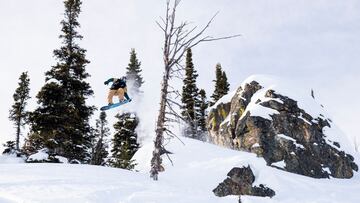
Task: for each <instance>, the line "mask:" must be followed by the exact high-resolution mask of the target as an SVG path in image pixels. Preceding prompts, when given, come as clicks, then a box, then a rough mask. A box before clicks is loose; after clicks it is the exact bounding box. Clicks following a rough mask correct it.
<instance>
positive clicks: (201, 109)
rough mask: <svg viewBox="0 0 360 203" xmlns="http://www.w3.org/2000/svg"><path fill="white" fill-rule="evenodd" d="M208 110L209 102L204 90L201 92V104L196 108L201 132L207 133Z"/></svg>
mask: <svg viewBox="0 0 360 203" xmlns="http://www.w3.org/2000/svg"><path fill="white" fill-rule="evenodd" d="M207 108H208V102H207V99H206V92H205V90H204V89H201V90H200V91H199V103H198V105H197V108H196V112H197V113H196V114H197V117H198V119H197V121H198V127H199V130H200V131H202V132H205V131H206V130H207V129H206V109H207Z"/></svg>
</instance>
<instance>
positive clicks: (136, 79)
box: [126, 49, 144, 95]
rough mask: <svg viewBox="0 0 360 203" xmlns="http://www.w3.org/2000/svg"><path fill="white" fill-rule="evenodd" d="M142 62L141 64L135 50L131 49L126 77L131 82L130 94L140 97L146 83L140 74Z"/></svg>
mask: <svg viewBox="0 0 360 203" xmlns="http://www.w3.org/2000/svg"><path fill="white" fill-rule="evenodd" d="M140 66H141V62H139V60H138V58H137V56H136V52H135V49H131V52H130V63H129V65H128V67H126V70H127V71H126V77H127V78H128V80H129V81H130V85H129V86H130V88H131V89H130V92H131V93H134V94H135V95H138V94H139V93H140V92H141V91H140V87H141V85H142V84H143V83H144V80H143V78H142V76H141V75H140V73H141V72H142V70H141V67H140Z"/></svg>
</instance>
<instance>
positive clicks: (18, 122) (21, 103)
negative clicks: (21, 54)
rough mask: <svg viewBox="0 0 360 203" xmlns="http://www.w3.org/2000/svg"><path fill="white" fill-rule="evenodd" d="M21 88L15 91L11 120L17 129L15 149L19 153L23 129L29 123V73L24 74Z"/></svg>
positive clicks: (21, 79) (22, 74)
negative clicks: (27, 109) (27, 106)
mask: <svg viewBox="0 0 360 203" xmlns="http://www.w3.org/2000/svg"><path fill="white" fill-rule="evenodd" d="M18 84H19V86H18V88H17V89H16V90H15V93H14V95H13V98H14V102H15V103H14V104H13V105H12V107H11V109H10V114H9V119H10V120H11V121H13V122H14V125H15V128H16V141H15V149H16V150H17V151H19V150H20V148H19V142H20V135H21V127H23V125H24V124H25V123H26V122H27V118H28V112H27V111H26V109H25V107H26V105H27V100H28V99H30V96H29V93H30V88H29V85H30V78H29V76H28V74H27V72H23V73H21V75H20V78H19V83H18Z"/></svg>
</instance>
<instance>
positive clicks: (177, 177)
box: [0, 138, 360, 203]
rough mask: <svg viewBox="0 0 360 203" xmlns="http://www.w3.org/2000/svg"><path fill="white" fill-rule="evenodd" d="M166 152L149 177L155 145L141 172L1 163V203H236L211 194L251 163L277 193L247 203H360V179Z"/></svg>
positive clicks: (229, 156)
mask: <svg viewBox="0 0 360 203" xmlns="http://www.w3.org/2000/svg"><path fill="white" fill-rule="evenodd" d="M182 140H183V141H184V143H185V145H183V144H181V143H180V142H179V141H176V140H173V141H172V142H171V143H170V144H169V145H168V146H167V148H168V149H169V150H171V151H172V152H174V155H172V156H171V158H172V160H173V162H174V166H171V163H170V162H169V161H165V164H166V165H165V172H163V173H161V174H160V176H159V178H160V179H159V181H157V182H154V181H152V180H151V179H150V178H149V174H148V171H149V165H150V164H149V163H150V157H151V151H152V143H149V144H147V145H145V146H143V147H142V148H141V149H140V150H139V152H138V153H137V154H136V155H135V156H136V157H135V159H136V160H137V162H138V163H139V165H138V166H137V169H138V170H140V172H130V171H125V170H121V169H114V168H106V167H98V166H89V165H69V164H8V163H4V164H0V201H1V202H104V203H105V202H106V203H107V202H121V203H139V202H142V203H150V202H157V203H168V202H173V203H194V202H204V203H205V202H206V203H212V202H213V203H218V202H220V203H235V202H237V199H238V198H237V197H235V196H232V197H225V198H219V197H216V196H215V195H214V194H213V193H212V190H213V189H214V188H215V187H216V186H217V184H218V183H220V182H221V181H222V180H223V179H224V178H225V177H226V174H227V172H229V170H230V169H231V168H232V167H234V166H238V167H239V166H243V165H245V166H247V165H248V164H250V166H251V167H252V169H253V171H254V174H255V176H256V180H255V183H254V184H256V185H258V184H266V186H269V187H271V188H272V189H274V190H275V192H276V195H275V196H274V197H273V198H271V199H270V198H260V197H248V196H244V197H242V200H243V202H245V203H246V202H248V203H249V202H251V203H257V202H259V203H260V202H261V203H264V202H284V203H285V202H286V203H288V202H299V203H300V202H301V203H304V202H319V203H320V202H324V203H329V202H334V203H335V202H349V203H350V202H354V203H355V202H359V201H360V195H359V194H358V191H359V190H360V176H359V174H358V173H355V176H354V177H353V178H352V179H350V180H339V179H313V178H309V177H305V176H301V175H296V174H291V173H288V172H284V171H280V170H277V169H274V168H271V167H268V166H266V163H265V161H264V160H263V159H260V158H257V157H256V156H255V155H254V154H251V153H246V152H239V151H234V150H229V149H224V148H221V147H218V146H215V145H211V144H207V143H203V142H200V141H195V140H191V139H187V138H182Z"/></svg>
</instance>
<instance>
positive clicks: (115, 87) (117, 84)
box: [104, 76, 131, 106]
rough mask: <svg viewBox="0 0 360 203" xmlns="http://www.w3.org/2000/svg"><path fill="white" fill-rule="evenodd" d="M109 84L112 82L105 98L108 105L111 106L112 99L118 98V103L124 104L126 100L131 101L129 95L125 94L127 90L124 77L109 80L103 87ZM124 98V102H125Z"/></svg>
mask: <svg viewBox="0 0 360 203" xmlns="http://www.w3.org/2000/svg"><path fill="white" fill-rule="evenodd" d="M110 82H112V85H111V87H110V90H109V94H108V97H107V100H108V105H109V106H110V105H112V104H113V97H114V96H118V97H119V102H124V101H126V100H128V101H129V102H130V101H131V99H130V97H129V95H128V94H127V88H126V77H125V76H123V77H121V78H110V79H108V80H106V81H105V82H104V84H105V85H108V84H109V83H110ZM125 98H126V100H125Z"/></svg>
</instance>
